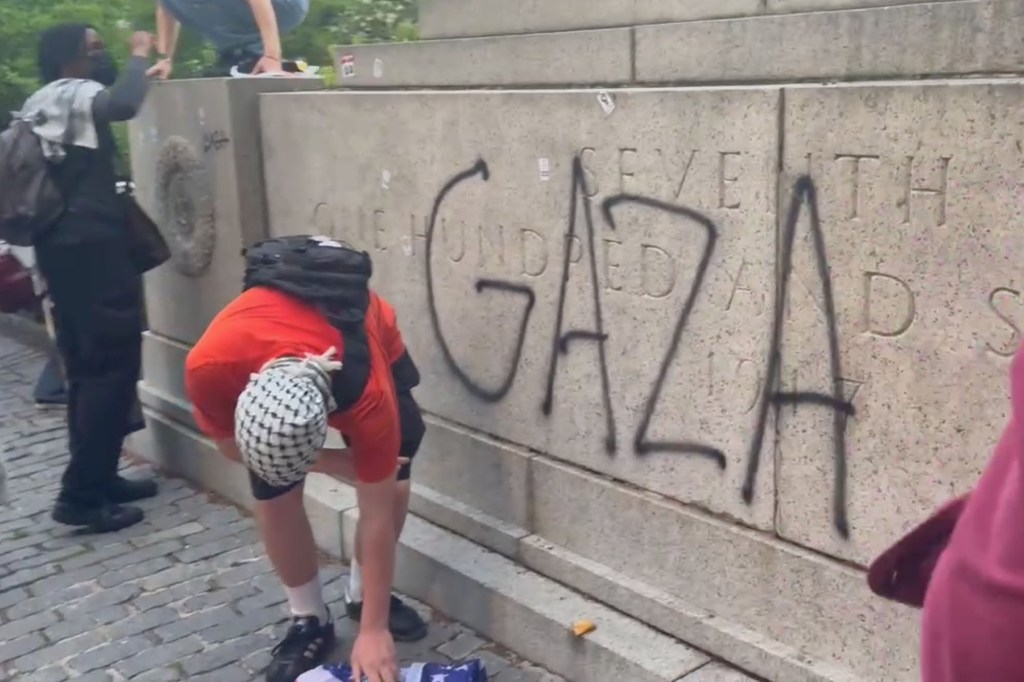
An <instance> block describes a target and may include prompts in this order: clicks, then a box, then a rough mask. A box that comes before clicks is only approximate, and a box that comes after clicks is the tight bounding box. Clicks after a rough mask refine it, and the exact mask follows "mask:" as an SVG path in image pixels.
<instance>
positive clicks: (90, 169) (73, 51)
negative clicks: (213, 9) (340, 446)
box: [22, 24, 157, 532]
mask: <svg viewBox="0 0 1024 682" xmlns="http://www.w3.org/2000/svg"><path fill="white" fill-rule="evenodd" d="M131 48H132V57H131V59H130V61H129V62H128V64H127V67H126V68H125V69H124V72H123V73H122V74H121V76H120V77H118V69H117V66H116V65H115V63H114V61H113V59H112V58H111V56H110V54H109V52H107V50H106V49H105V46H104V43H103V40H102V39H101V37H100V36H99V34H98V33H97V32H96V30H95V29H93V28H92V27H90V26H86V25H81V24H65V25H61V26H55V27H53V28H51V29H49V30H47V31H45V32H44V33H43V34H42V36H41V39H40V44H39V70H40V75H41V77H42V81H43V84H44V87H43V88H42V89H41V90H40V91H39V92H37V93H36V94H35V95H33V96H32V97H30V98H29V100H28V102H26V105H25V108H24V109H23V112H22V113H23V114H25V113H30V112H35V113H36V115H35V118H34V120H37V121H39V123H38V124H37V125H36V127H35V128H34V129H35V132H36V134H37V135H39V137H40V140H41V143H42V145H43V149H44V153H46V154H47V158H48V159H49V160H50V161H51V163H52V166H51V168H52V172H53V174H54V175H53V177H54V179H55V181H56V183H57V186H58V187H59V188H60V189H61V192H62V193H63V195H64V198H65V202H66V211H65V213H64V214H63V216H62V217H61V218H60V219H59V220H58V221H57V222H56V223H55V224H54V225H52V226H51V227H50V228H49V229H47V231H46V232H45V233H43V234H42V235H41V236H40V237H39V238H38V239H37V241H36V243H35V244H34V246H35V249H36V258H37V261H38V265H39V269H40V272H41V274H42V275H43V277H44V278H45V280H46V282H47V285H48V288H49V294H50V296H51V297H52V300H53V303H54V315H55V318H56V319H55V323H56V324H55V326H56V329H57V346H58V348H59V349H60V353H61V357H62V360H63V363H64V369H65V373H66V378H67V384H68V405H67V415H68V446H69V450H70V461H69V463H68V466H67V469H66V470H65V472H64V475H63V478H62V480H61V489H60V493H59V494H58V497H57V502H56V505H55V507H54V510H53V518H54V519H55V520H56V521H58V522H59V523H63V524H67V525H71V526H82V527H86V528H88V529H90V530H92V531H95V532H112V531H117V530H120V529H123V528H127V527H128V526H131V525H134V524H136V523H138V522H139V521H141V520H142V518H143V512H142V510H141V509H139V508H138V507H134V506H129V503H131V502H134V501H137V500H141V499H144V498H147V497H153V496H154V495H156V493H157V485H156V482H155V481H153V480H129V479H125V478H122V477H121V476H119V475H118V471H117V470H118V460H119V459H120V456H121V450H122V447H123V444H124V443H123V442H124V437H125V435H126V434H127V433H128V431H129V428H130V426H129V423H130V420H131V419H132V414H131V412H132V408H133V405H134V402H135V399H136V383H137V381H138V379H139V376H140V371H141V357H142V331H143V324H144V323H143V320H144V314H143V306H144V303H143V297H142V282H141V276H140V275H139V274H138V272H137V271H136V268H135V266H134V264H133V261H132V258H131V252H130V250H129V243H128V240H127V228H126V223H125V215H124V212H123V209H122V208H121V206H122V205H121V203H120V201H119V200H118V197H117V194H116V176H115V165H114V161H115V156H116V151H117V149H116V144H115V141H114V136H113V132H112V130H111V123H112V122H115V121H126V120H129V119H131V118H133V117H134V116H135V115H136V113H137V112H138V110H139V108H140V107H141V105H142V103H143V101H144V99H145V96H146V93H147V90H148V81H147V77H146V69H147V68H148V67H149V56H150V53H151V51H152V48H153V38H152V36H151V35H150V34H148V33H142V32H139V33H135V34H134V35H133V36H132V38H131ZM40 113H41V114H42V115H40Z"/></svg>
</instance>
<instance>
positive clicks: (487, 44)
mask: <svg viewBox="0 0 1024 682" xmlns="http://www.w3.org/2000/svg"><path fill="white" fill-rule="evenodd" d="M632 49H633V48H632V44H631V37H630V30H629V29H610V30H598V31H571V32H566V33H546V34H537V35H524V36H500V37H493V38H467V39H458V40H425V41H420V42H413V43H391V44H385V43H382V44H378V45H354V46H346V47H336V48H334V64H335V68H336V70H337V73H338V78H339V80H338V84H339V85H341V86H343V87H377V88H384V87H424V86H487V85H505V86H511V85H519V86H523V85H556V84H560V83H577V84H597V83H606V84H621V83H628V82H630V80H631V79H632ZM556 64H557V68H553V65H556ZM347 70H348V73H350V74H351V75H346V71H347Z"/></svg>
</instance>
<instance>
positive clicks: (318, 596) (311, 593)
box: [284, 576, 327, 625]
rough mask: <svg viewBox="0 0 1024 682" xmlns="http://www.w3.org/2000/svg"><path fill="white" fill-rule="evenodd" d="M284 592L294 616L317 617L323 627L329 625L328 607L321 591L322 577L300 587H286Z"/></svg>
mask: <svg viewBox="0 0 1024 682" xmlns="http://www.w3.org/2000/svg"><path fill="white" fill-rule="evenodd" d="M284 591H285V594H287V595H288V608H289V609H291V612H292V615H293V616H316V617H317V618H319V619H320V623H321V625H323V624H325V623H327V605H326V604H324V595H323V592H322V591H321V589H320V576H317V577H315V578H313V579H312V580H310V581H309V582H308V583H306V584H305V585H300V586H299V587H285V588H284Z"/></svg>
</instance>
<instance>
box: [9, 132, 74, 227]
mask: <svg viewBox="0 0 1024 682" xmlns="http://www.w3.org/2000/svg"><path fill="white" fill-rule="evenodd" d="M64 208H65V203H64V197H63V196H62V195H61V192H60V189H59V188H58V187H57V185H56V183H54V181H53V178H52V177H51V175H50V164H49V162H48V161H47V160H46V157H45V156H44V155H43V148H42V144H41V143H40V141H39V137H38V136H37V135H36V134H35V132H33V130H32V124H31V123H30V122H28V121H24V120H21V119H18V118H16V119H15V120H14V121H13V122H12V123H11V125H10V127H9V128H8V129H7V130H5V131H4V132H3V133H0V240H2V241H5V242H7V243H8V244H13V245H15V246H33V245H34V244H35V241H36V239H37V238H38V237H39V235H41V234H42V233H43V232H45V231H46V230H47V229H48V228H49V227H50V226H51V225H53V224H54V223H55V222H56V221H57V219H58V218H60V217H61V214H62V213H63V212H64Z"/></svg>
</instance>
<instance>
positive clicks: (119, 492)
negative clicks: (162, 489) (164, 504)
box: [103, 476, 159, 504]
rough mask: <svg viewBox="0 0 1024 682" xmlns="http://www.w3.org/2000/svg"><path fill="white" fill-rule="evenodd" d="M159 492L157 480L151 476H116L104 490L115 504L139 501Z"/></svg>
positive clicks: (108, 498) (109, 499) (154, 495)
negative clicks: (136, 477)
mask: <svg viewBox="0 0 1024 682" xmlns="http://www.w3.org/2000/svg"><path fill="white" fill-rule="evenodd" d="M158 492H159V490H158V489H157V485H156V481H154V480H153V479H151V478H142V479H128V478H122V477H121V476H116V477H115V478H114V480H113V481H112V482H111V483H110V484H108V485H107V487H106V488H105V489H104V491H103V493H104V495H105V496H106V498H107V501H109V502H113V503H114V504H127V503H129V502H138V501H139V500H145V499H147V498H150V497H156V495H157V493H158Z"/></svg>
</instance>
